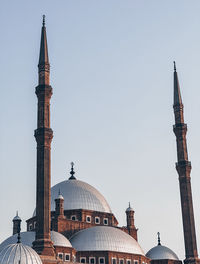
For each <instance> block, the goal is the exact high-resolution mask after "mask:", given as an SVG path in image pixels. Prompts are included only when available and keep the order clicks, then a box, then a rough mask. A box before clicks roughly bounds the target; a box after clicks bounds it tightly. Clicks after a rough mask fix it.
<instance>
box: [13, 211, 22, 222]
mask: <svg viewBox="0 0 200 264" xmlns="http://www.w3.org/2000/svg"><path fill="white" fill-rule="evenodd" d="M13 221H22V220H21V218H20V217H19V215H18V211H17V213H16V216H15V217H14V218H13Z"/></svg>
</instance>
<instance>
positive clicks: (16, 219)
mask: <svg viewBox="0 0 200 264" xmlns="http://www.w3.org/2000/svg"><path fill="white" fill-rule="evenodd" d="M12 221H13V235H15V234H17V233H19V232H20V231H21V221H22V220H21V218H20V217H19V215H18V211H17V213H16V216H15V217H14V218H13V220H12Z"/></svg>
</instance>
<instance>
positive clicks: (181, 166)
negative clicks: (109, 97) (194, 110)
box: [173, 68, 199, 263]
mask: <svg viewBox="0 0 200 264" xmlns="http://www.w3.org/2000/svg"><path fill="white" fill-rule="evenodd" d="M173 107H174V116H175V125H174V127H173V130H174V133H175V135H176V143H177V159H178V162H177V163H176V169H177V172H178V175H179V186H180V196H181V209H182V219H183V232H184V241H185V255H186V259H185V260H184V262H185V263H199V259H198V252H197V243H196V232H195V223H194V212H193V202H192V189H191V182H190V172H191V163H190V162H189V161H188V153H187V142H186V133H187V125H186V124H185V123H184V114H183V104H182V99H181V93H180V87H179V82H178V76H177V72H176V68H175V71H174V106H173Z"/></svg>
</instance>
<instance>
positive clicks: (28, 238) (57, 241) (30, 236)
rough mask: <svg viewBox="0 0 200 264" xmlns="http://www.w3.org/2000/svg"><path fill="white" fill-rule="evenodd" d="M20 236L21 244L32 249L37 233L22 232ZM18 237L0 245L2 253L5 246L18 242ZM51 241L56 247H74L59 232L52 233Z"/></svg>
mask: <svg viewBox="0 0 200 264" xmlns="http://www.w3.org/2000/svg"><path fill="white" fill-rule="evenodd" d="M20 235H21V242H22V243H23V244H24V245H27V246H29V247H32V243H33V241H35V232H34V231H29V232H22V233H20ZM17 236H18V234H15V235H14V236H10V237H9V238H7V239H6V240H4V241H3V242H2V243H1V244H0V251H1V249H2V248H4V247H5V246H8V245H10V244H14V243H15V242H16V241H17ZM51 240H52V242H53V245H54V246H57V247H58V246H60V247H72V245H71V243H70V242H69V240H68V239H67V238H66V237H65V236H63V235H62V234H60V233H58V232H55V231H51Z"/></svg>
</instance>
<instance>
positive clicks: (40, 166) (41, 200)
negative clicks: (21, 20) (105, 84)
mask: <svg viewBox="0 0 200 264" xmlns="http://www.w3.org/2000/svg"><path fill="white" fill-rule="evenodd" d="M49 74H50V64H49V58H48V47H47V36H46V27H45V17H44V16H43V23H42V32H41V44H40V55H39V64H38V75H39V81H38V82H39V85H38V86H37V87H36V91H35V93H36V95H37V97H38V119H37V129H36V130H35V138H36V142H37V191H36V220H37V226H36V240H35V241H34V242H33V247H34V249H35V250H36V251H37V252H38V253H39V254H40V255H47V256H54V254H55V253H54V249H53V243H52V241H51V235H50V210H51V208H50V201H51V189H50V187H51V141H52V138H53V131H52V129H51V127H50V99H51V95H52V87H51V86H50V82H49Z"/></svg>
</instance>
